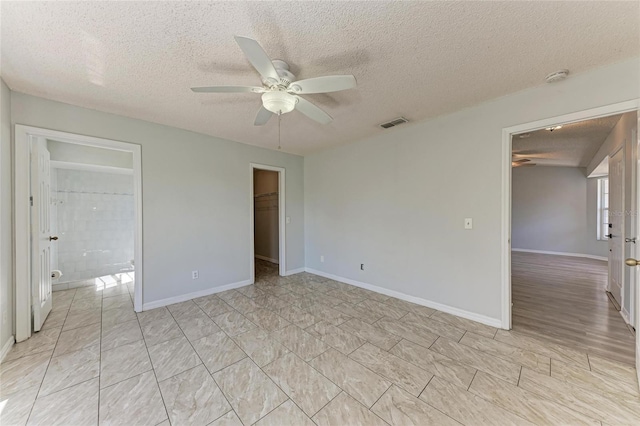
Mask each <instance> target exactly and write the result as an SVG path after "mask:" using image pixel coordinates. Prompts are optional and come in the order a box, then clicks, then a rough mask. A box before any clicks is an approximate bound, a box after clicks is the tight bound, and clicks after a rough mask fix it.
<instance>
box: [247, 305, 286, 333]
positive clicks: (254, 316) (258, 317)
mask: <svg viewBox="0 0 640 426" xmlns="http://www.w3.org/2000/svg"><path fill="white" fill-rule="evenodd" d="M245 316H246V317H247V318H248V319H249V321H251V322H252V323H254V324H255V325H257V326H258V327H260V328H262V329H263V330H266V331H268V332H272V331H276V330H280V329H282V328H285V327H286V326H288V325H289V321H287V320H285V319H284V318H282V317H281V316H279V315H277V314H275V313H273V312H271V311H268V310H266V309H262V308H260V309H256V310H254V311H252V312H249V313H247V314H245Z"/></svg>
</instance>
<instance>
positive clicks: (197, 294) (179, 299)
mask: <svg viewBox="0 0 640 426" xmlns="http://www.w3.org/2000/svg"><path fill="white" fill-rule="evenodd" d="M249 284H252V281H251V280H245V281H240V282H237V283H232V284H227V285H223V286H220V287H213V288H208V289H206V290H200V291H194V292H193V293H187V294H181V295H180V296H174V297H168V298H166V299H160V300H155V301H153V302H147V303H143V304H142V310H143V311H148V310H150V309H155V308H161V307H163V306H167V305H173V304H174V303H180V302H186V301H187V300H191V299H196V298H198V297H203V296H209V295H211V294H216V293H221V292H223V291H227V290H233V289H234V288H239V287H244V286H247V285H249Z"/></svg>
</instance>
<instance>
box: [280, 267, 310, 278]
mask: <svg viewBox="0 0 640 426" xmlns="http://www.w3.org/2000/svg"><path fill="white" fill-rule="evenodd" d="M304 271H305V268H304V267H303V268H298V269H292V270H290V271H287V272H285V273H284V276H285V277H288V276H289V275H295V274H301V273H303V272H304Z"/></svg>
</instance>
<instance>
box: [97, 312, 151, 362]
mask: <svg viewBox="0 0 640 426" xmlns="http://www.w3.org/2000/svg"><path fill="white" fill-rule="evenodd" d="M107 312H108V311H107ZM138 340H142V331H141V330H140V325H139V324H138V320H137V319H133V320H131V321H127V322H123V323H120V324H115V325H112V326H108V327H106V328H105V326H104V325H103V326H102V345H101V350H102V351H103V352H104V351H108V350H109V349H113V348H117V347H118V346H122V345H126V344H127V343H132V342H137V341H138Z"/></svg>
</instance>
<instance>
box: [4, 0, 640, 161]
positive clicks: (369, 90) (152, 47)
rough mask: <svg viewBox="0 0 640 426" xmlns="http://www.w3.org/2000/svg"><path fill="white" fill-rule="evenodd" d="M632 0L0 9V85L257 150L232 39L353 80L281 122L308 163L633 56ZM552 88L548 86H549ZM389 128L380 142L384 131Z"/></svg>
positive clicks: (245, 67) (252, 79) (260, 141)
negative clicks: (231, 89) (325, 121)
mask: <svg viewBox="0 0 640 426" xmlns="http://www.w3.org/2000/svg"><path fill="white" fill-rule="evenodd" d="M639 12H640V9H639V3H638V2H606V1H597V2H569V1H567V2H538V1H529V2H494V1H492V2H426V1H425V2H418V1H415V2H337V3H332V2H291V3H285V2H202V3H200V2H118V1H110V2H95V1H92V2H89V1H86V2H9V1H3V2H2V3H1V19H2V23H1V31H2V32H1V36H2V46H1V48H2V55H1V60H2V77H3V78H4V79H5V81H6V82H7V84H8V85H9V87H10V88H11V89H13V90H15V91H19V92H24V93H28V94H33V95H36V96H42V97H45V98H50V99H54V100H58V101H62V102H67V103H70V104H74V105H80V106H83V107H88V108H93V109H97V110H101V111H106V112H112V113H116V114H121V115H125V116H130V117H135V118H140V119H144V120H149V121H152V122H157V123H162V124H167V125H171V126H176V127H180V128H184V129H189V130H193V131H196V132H201V133H205V134H209V135H214V136H218V137H222V138H227V139H231V140H235V141H239V142H244V143H248V144H252V145H259V146H264V147H268V148H275V147H276V146H277V127H276V122H277V120H271V122H270V123H268V125H266V126H264V127H257V128H256V127H254V126H253V120H254V117H255V114H256V112H257V110H258V108H259V106H260V99H259V96H258V95H255V94H251V93H242V94H224V95H221V94H194V93H192V92H191V91H190V90H189V88H190V87H192V86H207V85H215V84H232V85H237V84H239V85H245V84H246V85H255V84H259V82H260V80H259V78H258V74H257V73H256V72H255V71H254V70H253V69H252V68H251V66H250V64H249V62H248V61H247V60H246V59H245V58H244V56H243V55H242V52H241V51H240V49H239V47H238V46H237V45H236V43H235V41H234V39H233V35H244V36H249V37H253V38H255V39H257V40H258V41H259V42H260V43H261V44H262V46H263V47H264V48H265V50H266V51H267V52H268V53H269V54H270V55H271V57H272V59H278V58H279V59H284V60H286V61H288V62H289V64H290V65H291V68H292V71H293V72H294V74H296V75H297V77H298V78H300V79H302V78H308V77H315V76H321V75H327V74H354V75H355V76H356V78H357V80H358V89H356V90H351V91H346V92H340V93H334V94H330V95H309V96H308V97H307V99H309V100H311V101H312V102H314V103H316V104H317V105H319V106H321V107H322V108H324V109H325V110H326V111H327V112H328V113H329V114H331V115H332V116H333V117H334V119H335V120H334V121H333V122H332V123H331V124H329V125H325V126H323V125H320V124H316V123H315V122H312V121H311V120H309V119H307V118H306V117H305V116H303V115H302V114H300V113H299V112H297V111H294V112H292V113H290V114H286V115H284V116H283V118H282V138H283V141H282V147H283V150H284V151H288V152H292V153H298V154H306V153H310V152H313V151H317V150H320V149H324V148H327V147H330V146H334V145H338V144H343V143H347V142H350V141H353V140H356V139H361V138H364V137H367V136H370V135H374V134H379V133H381V132H383V130H381V129H380V128H379V127H377V125H378V124H379V123H381V122H384V121H387V120H389V119H393V118H395V117H398V116H405V117H407V118H408V119H410V120H411V121H414V122H415V121H420V120H424V119H427V118H429V117H434V116H437V115H441V114H445V113H448V112H452V111H455V110H458V109H461V108H463V107H467V106H471V105H474V104H477V103H479V102H482V101H485V100H488V99H492V98H495V97H498V96H502V95H505V94H507V93H511V92H514V91H518V90H521V89H524V88H527V87H531V86H534V85H538V84H542V80H543V78H544V76H545V75H546V74H547V73H549V72H551V71H554V70H556V69H559V68H568V69H570V70H571V72H572V73H577V72H581V71H584V70H586V69H589V68H593V67H596V66H600V65H604V64H608V63H612V62H616V61H620V60H623V59H626V58H629V57H632V56H636V55H638V53H639V52H640V33H639V29H638V26H639V24H638V15H639ZM558 84H562V83H558ZM393 131H394V130H386V132H393Z"/></svg>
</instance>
